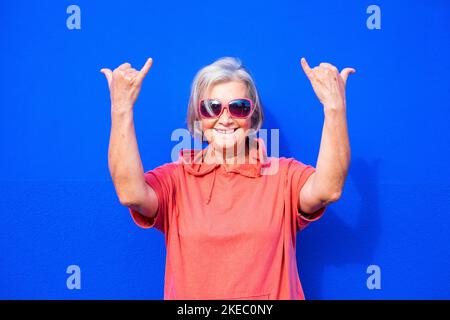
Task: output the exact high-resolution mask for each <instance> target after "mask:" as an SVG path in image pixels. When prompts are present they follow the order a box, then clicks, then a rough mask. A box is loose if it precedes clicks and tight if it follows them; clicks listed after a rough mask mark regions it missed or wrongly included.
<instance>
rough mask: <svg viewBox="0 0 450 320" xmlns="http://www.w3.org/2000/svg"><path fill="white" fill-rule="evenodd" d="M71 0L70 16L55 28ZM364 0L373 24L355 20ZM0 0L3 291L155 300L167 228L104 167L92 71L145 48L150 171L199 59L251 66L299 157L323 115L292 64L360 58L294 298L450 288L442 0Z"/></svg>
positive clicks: (307, 153) (437, 293) (314, 138)
mask: <svg viewBox="0 0 450 320" xmlns="http://www.w3.org/2000/svg"><path fill="white" fill-rule="evenodd" d="M71 4H76V5H78V6H79V7H80V9H81V30H69V29H68V28H67V27H66V19H67V17H68V16H69V15H68V14H67V13H66V9H67V7H68V6H69V5H71ZM371 4H376V5H378V6H379V7H380V8H381V30H369V29H368V28H367V27H366V20H367V18H368V17H369V14H367V13H366V9H367V7H368V6H369V5H371ZM0 9H1V13H0V15H1V19H0V35H1V42H0V43H1V50H0V65H1V72H0V94H1V102H0V108H1V117H0V124H1V125H0V150H1V151H0V152H1V157H0V164H1V171H0V194H1V196H0V212H1V222H0V227H1V229H0V298H3V299H161V298H162V297H163V282H164V264H165V260H164V259H165V248H164V238H163V235H162V234H161V233H159V232H158V231H156V230H143V229H140V228H138V227H137V226H135V225H134V224H133V222H132V220H131V218H130V216H129V213H128V210H127V209H126V208H125V207H122V206H121V205H120V203H119V201H118V199H117V197H116V194H115V191H114V188H113V184H112V182H111V179H110V176H109V171H108V166H107V150H108V142H109V130H110V106H109V93H108V89H107V84H106V80H105V78H104V76H103V75H102V74H101V73H100V72H99V70H100V68H101V67H110V68H114V67H117V66H118V65H119V64H121V63H123V62H125V61H128V62H130V63H132V64H133V65H136V66H137V67H139V68H140V67H141V66H142V64H143V63H144V62H145V59H146V58H147V57H153V59H154V64H153V67H152V69H151V70H150V73H149V74H148V76H147V78H146V79H145V82H144V85H143V89H142V92H141V95H140V97H139V99H138V103H137V105H136V107H135V123H136V134H137V138H138V143H139V146H140V152H141V157H142V161H143V164H144V169H145V170H149V169H152V168H154V167H156V166H158V165H160V164H162V163H165V162H169V161H170V152H171V149H172V147H173V146H174V145H175V144H176V142H172V141H171V140H170V135H171V133H172V131H173V130H174V129H176V128H182V127H185V110H186V106H187V101H188V98H189V89H190V84H191V81H192V79H193V77H194V75H195V73H196V72H197V71H198V70H199V69H200V68H201V67H203V66H204V65H206V64H209V63H211V62H213V61H214V60H215V59H217V58H219V57H222V56H237V57H239V58H241V60H242V61H243V62H244V64H245V65H246V66H247V67H248V68H249V69H250V71H251V72H252V73H253V75H254V78H255V80H256V83H257V86H258V88H259V90H260V93H261V95H262V99H263V102H264V103H265V111H266V115H267V120H266V122H265V125H264V127H265V128H268V129H270V128H280V134H281V155H283V156H287V157H289V156H292V157H295V158H297V159H298V160H300V161H302V162H304V163H308V164H312V165H315V164H316V160H317V155H318V151H319V144H320V137H321V131H322V124H323V111H322V107H321V105H320V103H319V102H318V100H317V99H316V97H315V95H314V92H313V90H312V88H311V86H310V84H309V82H308V80H307V78H306V76H305V75H304V74H303V71H302V69H301V67H300V64H299V60H300V58H301V57H302V56H305V57H307V59H308V61H309V62H310V64H311V65H316V64H318V63H320V62H323V61H326V62H331V63H333V64H335V65H336V66H337V67H338V68H339V69H341V68H343V67H346V66H352V67H355V68H356V69H357V73H356V74H355V75H350V78H349V81H348V90H347V99H348V121H349V132H350V139H351V146H352V163H351V168H350V172H349V176H348V180H347V183H346V186H345V190H344V195H343V197H342V199H341V200H340V201H339V202H338V203H335V204H333V205H331V206H330V208H329V210H328V211H327V214H326V215H325V216H324V217H323V219H322V220H320V221H319V222H317V223H315V224H313V225H311V226H310V227H308V228H307V229H306V230H305V231H304V232H303V233H302V234H300V235H299V236H298V240H299V245H298V249H297V258H298V264H299V272H300V277H301V280H302V283H303V286H304V291H305V294H306V296H307V298H309V299H422V298H423V299H431V298H437V299H448V298H450V290H449V289H450V254H449V244H450V235H449V222H450V215H449V209H450V196H449V194H450V183H449V179H448V178H449V176H450V170H449V166H448V163H449V161H450V145H449V143H448V141H449V136H450V135H449V133H448V121H449V119H450V110H449V101H450V90H449V80H448V75H449V72H450V68H449V66H450V63H449V56H450V46H449V35H450V20H449V19H448V17H449V15H450V3H449V2H448V1H444V0H441V1H438V0H434V1H425V0H423V1H405V0H399V1H386V0H377V1H374V2H368V1H359V0H358V1H357V0H354V1H350V0H348V1H344V0H342V1H288V0H278V1H272V2H264V3H261V2H259V1H254V2H253V1H235V0H229V1H226V2H213V1H169V2H165V1H126V2H124V3H118V2H116V3H111V2H108V1H82V0H78V1H76V2H74V3H72V2H68V1H32V2H31V1H3V2H2V3H1V5H0ZM286 110H287V112H286ZM167 114H169V115H170V117H167ZM69 265H78V266H80V268H81V289H80V290H69V289H67V287H66V279H67V278H68V277H69V275H68V274H67V273H66V268H67V267H68V266H69ZM369 265H378V266H380V268H381V286H382V287H381V289H380V290H369V289H368V288H367V286H366V280H367V278H368V276H369V275H368V274H367V273H366V269H367V267H368V266H369Z"/></svg>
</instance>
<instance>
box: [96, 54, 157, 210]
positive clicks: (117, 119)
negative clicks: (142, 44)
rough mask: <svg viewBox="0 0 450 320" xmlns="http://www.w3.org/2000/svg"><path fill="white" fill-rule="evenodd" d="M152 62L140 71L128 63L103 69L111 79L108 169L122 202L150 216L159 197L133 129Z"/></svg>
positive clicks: (107, 77)
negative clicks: (149, 181)
mask: <svg viewBox="0 0 450 320" xmlns="http://www.w3.org/2000/svg"><path fill="white" fill-rule="evenodd" d="M151 65H152V59H148V60H147V62H146V63H145V65H144V67H143V68H142V69H141V70H140V71H137V70H136V69H134V68H132V67H131V65H130V64H129V63H124V64H122V65H120V66H119V67H118V68H117V69H115V70H114V71H111V70H110V69H106V68H104V69H101V72H102V73H103V74H104V75H105V77H106V79H107V80H108V87H109V90H110V97H111V134H110V140H109V150H108V166H109V171H110V174H111V177H112V180H113V182H114V187H115V189H116V193H117V196H118V198H119V201H120V203H121V204H123V205H125V206H127V207H130V208H132V209H134V210H137V211H139V212H140V213H141V214H143V215H145V216H147V217H154V216H155V214H156V211H157V210H158V198H157V197H156V194H155V192H154V191H153V189H152V188H151V187H150V186H149V185H147V184H146V182H145V178H144V170H143V166H142V161H141V158H140V155H139V149H138V144H137V140H136V133H135V129H134V120H133V106H134V103H135V102H136V99H137V97H138V95H139V92H140V89H141V85H142V81H143V80H144V77H145V76H146V75H147V73H148V71H149V69H150V67H151Z"/></svg>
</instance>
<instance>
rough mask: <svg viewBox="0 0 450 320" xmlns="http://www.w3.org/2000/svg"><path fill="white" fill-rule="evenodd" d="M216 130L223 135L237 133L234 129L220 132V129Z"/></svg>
mask: <svg viewBox="0 0 450 320" xmlns="http://www.w3.org/2000/svg"><path fill="white" fill-rule="evenodd" d="M214 130H216V132H218V133H222V134H231V133H233V132H234V131H235V129H232V130H220V129H214Z"/></svg>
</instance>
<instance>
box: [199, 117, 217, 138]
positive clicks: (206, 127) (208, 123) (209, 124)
mask: <svg viewBox="0 0 450 320" xmlns="http://www.w3.org/2000/svg"><path fill="white" fill-rule="evenodd" d="M215 123H216V120H205V119H202V131H203V134H204V135H205V137H206V140H207V141H210V140H211V137H212V132H211V129H212V128H214V125H215Z"/></svg>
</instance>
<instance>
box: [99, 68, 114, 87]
mask: <svg viewBox="0 0 450 320" xmlns="http://www.w3.org/2000/svg"><path fill="white" fill-rule="evenodd" d="M100 72H101V73H103V74H104V75H105V77H106V80H107V81H108V87H109V86H110V85H111V81H112V77H113V73H112V71H111V69H107V68H103V69H101V70H100Z"/></svg>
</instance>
